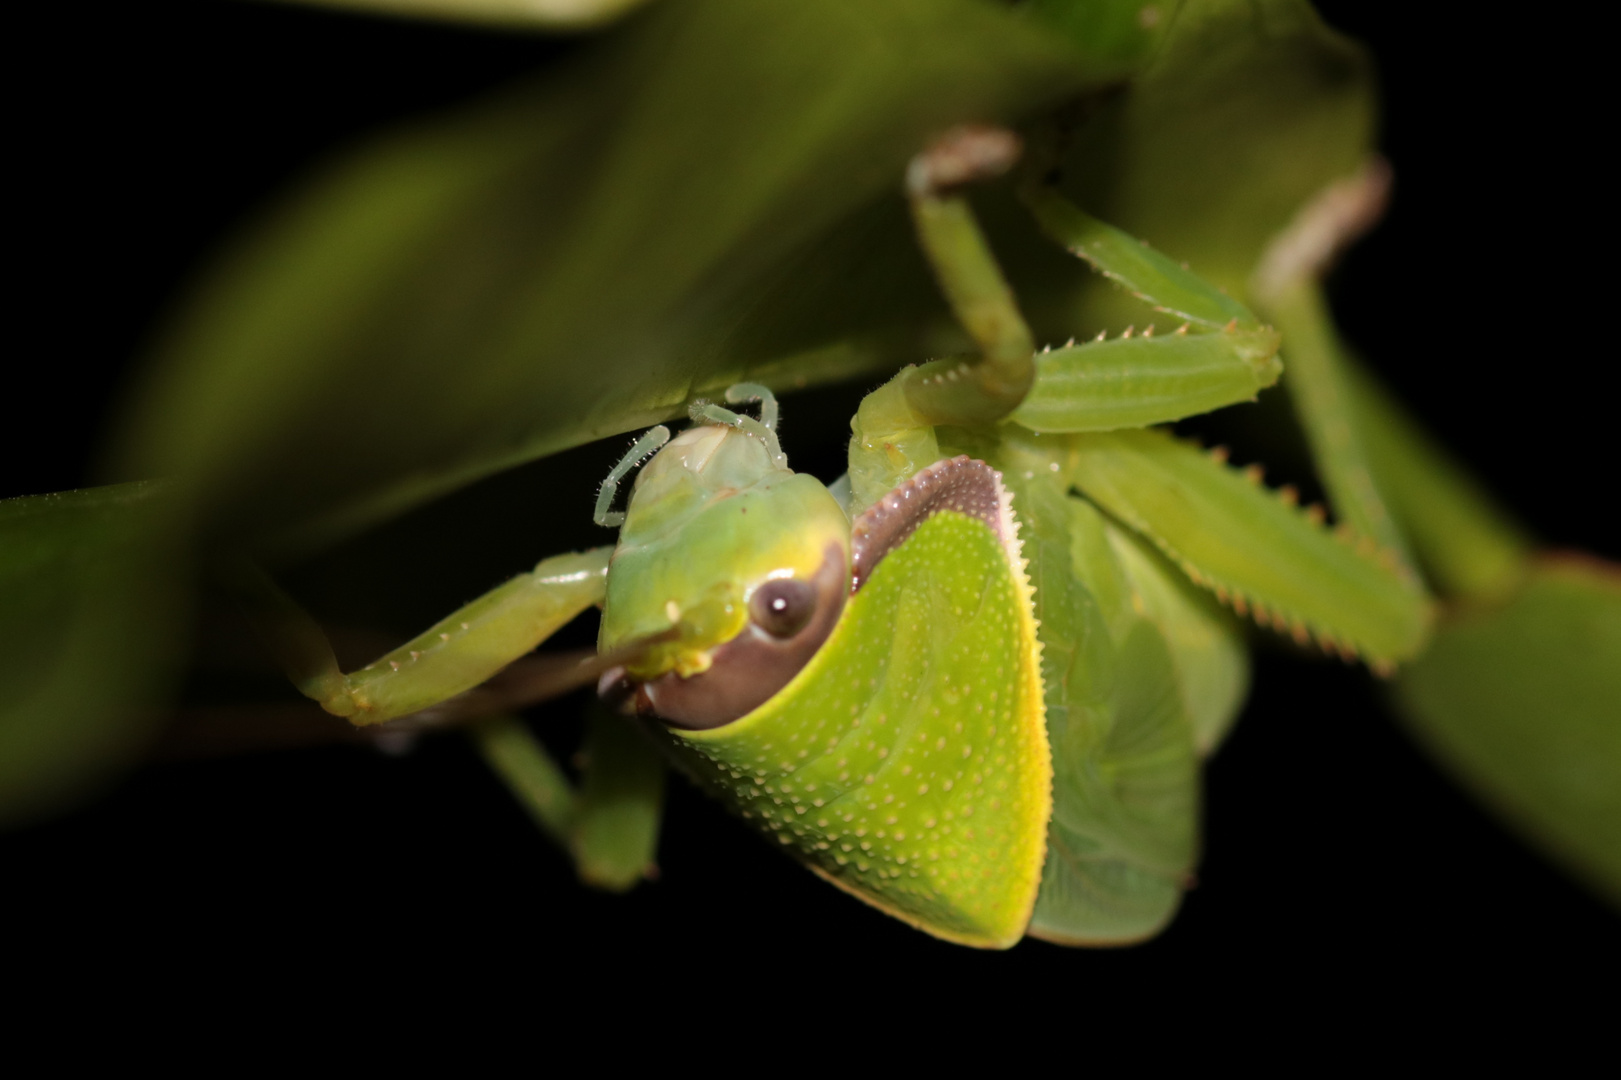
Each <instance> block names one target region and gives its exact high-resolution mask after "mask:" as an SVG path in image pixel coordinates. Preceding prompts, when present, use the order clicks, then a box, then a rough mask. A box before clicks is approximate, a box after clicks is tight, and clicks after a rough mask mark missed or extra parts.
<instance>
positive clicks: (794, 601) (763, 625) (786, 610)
mask: <svg viewBox="0 0 1621 1080" xmlns="http://www.w3.org/2000/svg"><path fill="white" fill-rule="evenodd" d="M815 609H816V593H815V591H814V590H813V589H812V588H811V587H810V586H809V585H808V584H806V583H805V582H803V581H795V580H793V579H792V578H781V579H778V580H776V581H768V582H766V583H765V584H764V585H761V586H760V587H759V588H758V589H756V590H754V596H753V597H752V598H751V599H750V600H749V615H750V616H751V617H752V618H753V619H754V623H755V625H756V626H758V627H759V628H760V629H762V630H764V631H765V632H766V633H768V634H770V635H771V636H772V637H780V638H787V637H793V636H794V635H795V634H797V633H799V632H800V631H801V630H803V629H804V628H805V624H806V623H807V622H809V621H810V617H811V615H812V614H813V613H814V612H815Z"/></svg>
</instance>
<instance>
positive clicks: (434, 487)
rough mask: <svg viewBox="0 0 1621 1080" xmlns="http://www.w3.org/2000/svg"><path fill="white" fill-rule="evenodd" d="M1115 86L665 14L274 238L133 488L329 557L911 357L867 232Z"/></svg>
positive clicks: (929, 46) (962, 15)
mask: <svg viewBox="0 0 1621 1080" xmlns="http://www.w3.org/2000/svg"><path fill="white" fill-rule="evenodd" d="M1100 78H1102V75H1101V74H1099V73H1097V72H1091V71H1089V70H1088V69H1087V67H1086V66H1085V64H1084V63H1083V62H1082V61H1081V60H1080V59H1079V58H1078V57H1077V56H1076V55H1075V54H1074V53H1072V52H1070V51H1069V50H1068V49H1067V47H1066V46H1065V45H1064V44H1063V42H1062V40H1061V39H1060V38H1059V37H1057V36H1055V35H1053V34H1051V33H1049V32H1048V31H1046V30H1045V29H1043V28H1042V27H1041V26H1040V24H1038V23H1035V22H1032V21H1030V20H1027V19H1021V18H1018V17H1015V16H1014V15H1013V14H1011V13H1009V12H1007V11H1005V10H1002V9H999V8H996V7H992V6H989V5H984V4H980V3H973V2H968V0H887V2H884V3H873V2H871V0H821V2H818V3H815V4H797V5H775V4H760V3H758V2H757V0H689V2H686V3H673V4H662V5H655V6H653V7H652V8H650V9H649V10H648V11H647V12H645V13H644V14H643V15H641V16H639V17H638V18H635V19H632V20H629V21H628V22H627V23H625V24H624V25H622V26H621V27H620V28H618V29H617V30H616V31H615V32H613V33H611V34H608V35H604V36H603V37H600V38H598V39H596V40H595V41H593V42H590V43H587V44H586V45H585V46H583V47H582V49H581V51H580V54H578V55H577V56H576V57H575V58H574V59H572V60H570V61H569V62H566V63H565V64H564V65H562V66H561V67H560V68H559V69H558V70H555V71H552V72H550V73H549V74H548V75H547V76H546V77H544V78H542V79H541V80H539V82H537V83H536V84H534V85H530V86H527V87H525V88H523V89H521V90H518V91H515V92H513V93H510V94H508V95H506V96H505V97H502V98H500V99H498V100H495V101H492V102H490V103H488V104H486V105H484V106H482V107H479V108H475V109H472V110H469V111H467V112H465V113H462V114H460V115H457V116H453V117H450V118H447V119H444V120H440V121H438V122H435V123H431V124H425V125H423V126H420V127H418V128H416V129H414V130H408V131H405V132H402V133H399V134H397V135H395V136H393V137H390V138H387V139H383V140H381V141H379V142H377V143H374V144H373V145H371V146H369V147H367V148H365V149H363V150H362V151H360V152H359V153H358V154H356V155H354V156H353V157H351V158H349V159H348V160H346V161H344V162H341V163H340V164H338V165H337V166H336V167H334V168H333V169H331V170H330V171H328V172H327V173H325V174H324V175H322V176H320V177H319V178H317V180H316V181H315V182H314V183H312V184H311V185H310V186H309V187H308V188H306V189H305V190H304V191H303V192H301V193H299V194H298V195H297V196H296V197H295V198H293V199H292V200H291V201H290V202H289V203H288V204H286V205H284V206H282V207H281V208H280V209H279V210H277V211H276V212H275V213H274V214H273V215H272V216H271V217H270V218H269V219H268V220H267V221H266V222H265V223H264V224H263V226H262V227H261V228H260V229H259V230H258V231H257V233H256V234H255V235H253V236H252V237H250V238H249V239H248V240H247V241H245V242H244V243H243V244H242V245H240V246H239V247H237V248H236V249H235V250H234V251H232V252H231V253H230V254H229V256H228V257H227V258H226V259H225V260H224V262H223V263H222V265H221V266H220V267H219V268H218V270H217V271H216V273H215V274H214V276H213V277H212V279H211V280H209V281H208V282H207V283H206V284H205V286H204V287H203V288H202V289H201V290H200V291H199V292H198V294H197V295H196V296H195V297H194V298H193V302H192V303H191V305H190V307H189V308H188V309H187V311H186V312H185V313H184V315H183V317H182V318H181V319H180V321H179V323H178V325H177V326H176V327H175V328H174V330H173V333H172V334H171V335H170V336H169V338H168V341H167V344H166V346H165V347H164V349H163V350H162V355H161V357H160V362H159V364H158V365H157V368H156V370H155V371H154V373H153V376H152V378H151V379H150V381H149V382H148V383H147V385H146V387H145V390H144V393H143V394H142V395H141V398H140V400H139V401H138V403H137V406H136V408H135V410H134V415H133V417H132V419H131V421H130V423H129V426H128V434H127V437H126V438H125V440H124V442H123V446H124V447H125V451H124V454H123V455H122V459H121V462H120V468H121V469H122V470H124V471H125V473H126V474H129V475H141V476H150V475H165V476H176V477H180V478H182V479H183V480H185V481H186V483H187V486H188V488H189V490H191V491H192V492H193V494H194V496H195V498H196V499H197V500H198V502H199V504H200V518H201V521H202V525H203V527H204V528H205V529H206V530H208V531H210V532H211V533H215V534H219V533H226V534H229V535H231V536H234V537H236V538H242V537H262V536H264V535H265V534H267V533H271V534H283V538H285V531H286V530H287V529H288V528H290V527H294V526H304V527H310V528H306V531H305V532H304V533H303V535H302V536H301V537H300V539H302V540H304V541H309V540H311V539H312V538H320V537H321V536H331V535H334V534H337V533H341V532H342V531H344V530H347V529H353V528H356V527H359V526H361V525H364V524H367V523H369V522H372V521H375V520H378V519H380V518H382V517H385V516H388V515H390V514H394V513H397V512H399V511H400V510H402V509H404V508H407V507H409V506H411V505H414V504H416V503H419V502H421V501H423V500H426V499H428V498H431V497H433V496H435V495H437V494H441V493H443V492H445V491H448V490H451V489H453V488H455V487H457V486H460V485H462V484H465V483H467V482H470V481H471V480H473V479H475V478H477V477H480V476H483V475H486V474H488V473H490V472H492V471H495V470H497V469H500V468H503V467H506V466H510V465H513V464H516V463H519V462H522V461H526V460H530V459H533V458H535V457H538V456H541V455H544V454H547V453H551V452H554V451H557V450H560V449H563V448H566V447H569V446H573V445H577V444H579V443H582V442H586V441H590V440H593V439H598V438H602V437H604V436H608V435H612V434H615V433H619V432H623V431H627V430H630V429H632V428H635V427H638V426H642V425H646V424H649V423H652V422H655V421H657V420H661V419H665V418H668V417H670V416H672V415H675V414H677V413H678V412H679V411H680V409H681V406H682V404H683V403H684V402H685V401H687V400H688V399H689V398H691V397H692V396H694V395H696V394H700V393H706V392H715V391H717V390H718V389H720V388H723V387H724V386H725V385H726V384H728V383H730V382H734V381H738V380H741V379H745V378H749V379H760V380H765V381H769V382H771V383H772V384H774V385H776V386H778V387H781V386H785V385H795V384H801V385H802V384H803V383H804V382H805V381H806V380H808V379H811V378H817V379H824V378H830V377H835V376H838V375H848V374H852V373H856V372H871V371H875V370H878V369H881V368H886V367H893V366H895V365H896V364H897V363H899V362H901V361H903V360H909V359H916V358H919V355H920V351H921V349H922V346H921V343H920V342H919V340H918V334H919V332H920V325H921V322H920V319H919V318H918V316H917V303H916V298H917V297H918V296H920V295H922V296H927V297H928V298H929V300H928V312H929V314H931V315H933V314H934V313H937V312H938V311H939V302H938V300H937V299H936V298H935V297H934V296H933V292H934V289H933V284H932V282H931V281H930V280H929V278H928V274H927V271H926V270H925V269H924V267H923V264H922V261H921V259H920V258H919V257H918V255H917V253H916V250H915V245H913V244H912V242H911V239H910V237H909V236H907V235H906V234H905V231H904V230H899V231H897V230H895V229H893V228H892V229H890V231H889V232H888V233H885V232H884V231H883V230H882V229H879V230H874V229H873V228H871V227H870V220H869V217H870V215H872V214H873V212H874V211H873V209H872V208H873V206H874V204H875V203H879V202H882V197H883V196H884V195H885V193H886V192H891V191H898V187H899V178H900V177H901V175H902V172H903V170H904V166H905V162H906V160H907V159H908V157H909V155H911V154H912V153H913V152H914V151H915V150H916V149H917V148H918V147H920V146H921V145H923V144H924V142H925V141H926V140H927V139H928V138H930V137H931V136H932V135H934V134H936V133H937V132H939V131H940V130H942V129H943V128H945V127H947V126H949V125H951V124H953V123H957V122H960V121H964V120H998V119H1010V118H1013V117H1016V116H1019V115H1021V114H1023V113H1027V112H1029V111H1031V110H1032V109H1035V108H1037V107H1039V106H1042V105H1047V104H1051V103H1053V102H1055V101H1056V100H1058V99H1060V98H1063V97H1066V96H1068V95H1071V94H1073V93H1075V92H1077V91H1078V90H1081V89H1083V88H1086V87H1088V86H1092V85H1096V84H1097V82H1098V80H1099V79H1100ZM897 201H898V200H897ZM878 216H879V217H884V216H885V215H884V214H882V213H880V214H879V215H878ZM852 298H854V302H845V301H847V300H851V299H852ZM908 298H911V299H908ZM922 321H923V322H926V321H927V320H922ZM312 523H313V525H312Z"/></svg>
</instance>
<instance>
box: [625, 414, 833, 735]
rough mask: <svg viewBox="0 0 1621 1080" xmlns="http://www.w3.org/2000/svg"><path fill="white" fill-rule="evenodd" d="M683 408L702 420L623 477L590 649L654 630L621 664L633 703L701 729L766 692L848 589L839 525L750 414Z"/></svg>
mask: <svg viewBox="0 0 1621 1080" xmlns="http://www.w3.org/2000/svg"><path fill="white" fill-rule="evenodd" d="M694 415H695V417H697V418H700V419H703V420H709V421H715V422H710V423H703V424H700V425H698V426H695V427H693V428H691V429H689V430H687V431H686V432H683V433H682V434H681V435H680V436H678V437H676V438H675V439H674V440H673V441H671V442H670V443H669V444H668V445H667V446H665V447H664V448H663V449H662V450H660V451H659V452H658V454H657V455H656V456H655V457H654V458H653V459H652V460H651V461H649V462H648V464H647V465H646V466H645V467H644V468H643V469H642V471H641V473H640V475H638V476H637V478H636V483H635V486H634V488H633V490H632V492H631V496H630V503H629V506H628V508H627V509H626V512H625V520H624V524H623V526H622V527H621V529H620V533H619V545H618V547H617V549H616V550H615V552H614V556H613V562H612V564H611V569H610V571H609V574H608V591H607V597H606V599H605V601H604V603H603V614H602V631H601V636H600V640H599V649H600V650H601V651H602V652H604V653H607V652H612V651H616V650H618V649H621V648H625V647H627V646H632V645H634V643H636V642H638V641H647V640H650V639H659V640H655V641H653V643H652V644H650V645H649V646H648V647H647V648H646V649H645V650H643V651H642V652H641V653H640V654H638V655H637V656H636V657H635V658H634V659H633V660H632V661H631V662H629V663H627V664H626V665H625V668H624V673H623V677H624V679H625V680H627V681H628V682H629V683H631V684H634V685H635V689H636V699H637V703H638V706H639V708H641V709H643V710H645V711H648V712H651V713H654V714H656V715H658V716H659V717H661V718H662V719H664V720H666V721H668V722H670V723H672V724H676V725H679V726H682V727H688V728H708V727H716V726H719V725H721V724H725V723H728V722H730V721H732V720H735V719H736V718H738V717H740V716H742V715H743V714H745V713H747V712H749V711H750V710H752V709H754V708H755V707H756V706H758V705H760V704H761V703H762V702H764V701H765V700H766V699H768V698H769V697H771V696H772V695H773V694H774V693H776V692H777V690H779V689H781V688H782V687H783V686H784V685H786V684H787V683H788V681H789V680H790V679H792V678H793V677H794V675H795V674H797V673H798V671H799V669H800V668H802V667H804V665H805V664H806V662H807V661H809V660H810V658H811V656H813V655H814V654H815V652H816V650H817V649H818V648H819V647H820V646H821V644H822V642H823V641H824V640H826V638H827V635H828V633H829V632H830V631H831V630H832V629H833V625H834V623H836V622H837V621H838V617H839V614H840V613H841V612H842V611H843V608H844V600H845V597H846V595H847V594H848V593H849V588H850V569H849V559H850V555H849V551H850V524H849V521H848V519H846V517H845V516H844V511H843V510H842V509H841V508H840V507H839V504H838V503H837V502H836V501H835V500H834V498H833V496H832V495H831V494H829V493H828V490H827V489H826V488H825V487H823V486H822V484H821V483H820V482H818V481H817V480H816V479H815V478H814V477H810V476H806V475H801V474H796V473H794V472H792V471H791V470H789V469H788V468H787V463H786V461H785V460H784V459H783V457H782V453H781V451H780V450H779V449H778V448H777V446H776V440H775V436H774V434H773V433H771V432H770V431H769V429H765V428H762V427H761V425H760V424H759V422H758V421H752V422H751V423H750V424H749V425H744V424H742V423H736V424H735V425H734V424H733V423H728V422H727V419H728V418H732V417H731V414H730V413H727V412H726V410H723V409H717V408H715V407H713V406H710V407H708V411H702V410H701V409H700V410H694ZM732 419H734V420H735V419H736V418H732ZM756 428H758V429H759V430H754V429H756ZM762 431H764V432H765V433H766V434H768V435H770V436H771V437H770V438H766V437H764V436H763V435H762V434H761V432H762Z"/></svg>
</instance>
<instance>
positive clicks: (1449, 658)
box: [1396, 557, 1621, 902]
mask: <svg viewBox="0 0 1621 1080" xmlns="http://www.w3.org/2000/svg"><path fill="white" fill-rule="evenodd" d="M1396 700H1397V703H1398V705H1399V706H1400V709H1401V711H1402V713H1403V714H1404V715H1405V717H1406V718H1407V720H1408V722H1409V723H1410V725H1411V726H1412V728H1413V729H1414V731H1415V732H1416V733H1417V735H1418V737H1419V738H1420V740H1422V741H1423V742H1424V743H1426V744H1427V745H1428V746H1429V747H1430V749H1431V750H1432V751H1433V752H1434V753H1435V755H1436V756H1437V757H1438V758H1439V759H1440V760H1441V761H1442V762H1443V763H1444V764H1445V765H1446V766H1447V767H1448V768H1449V769H1450V770H1451V771H1452V773H1453V774H1454V775H1455V776H1457V778H1458V779H1459V781H1460V782H1462V783H1463V784H1464V786H1465V787H1467V788H1469V789H1470V790H1471V791H1473V792H1474V793H1475V794H1477V795H1478V796H1479V797H1480V798H1481V799H1482V800H1483V801H1484V802H1486V804H1487V805H1488V806H1490V807H1491V808H1492V809H1494V810H1495V811H1496V812H1497V813H1498V814H1500V815H1501V816H1502V817H1503V818H1504V819H1505V820H1506V821H1507V822H1508V823H1509V824H1510V825H1512V826H1513V827H1514V828H1515V829H1517V830H1518V831H1520V832H1521V833H1522V834H1524V835H1525V836H1526V837H1527V838H1528V839H1530V840H1531V841H1532V842H1533V843H1534V844H1536V845H1537V846H1538V847H1540V848H1542V849H1543V850H1545V851H1547V852H1548V853H1549V854H1551V855H1552V856H1553V857H1555V858H1557V859H1559V860H1560V861H1561V862H1563V863H1565V864H1566V865H1567V866H1569V867H1570V868H1571V869H1573V870H1575V871H1576V873H1577V874H1578V875H1580V876H1581V877H1583V878H1585V879H1587V880H1588V881H1589V882H1591V883H1592V884H1593V885H1595V886H1596V887H1597V888H1598V889H1600V890H1601V891H1602V892H1604V893H1605V894H1607V895H1608V896H1609V897H1610V898H1611V899H1612V900H1614V901H1617V902H1621V566H1615V565H1613V564H1609V563H1603V562H1600V561H1599V560H1597V559H1590V558H1586V557H1569V558H1559V557H1548V558H1545V559H1543V560H1542V561H1540V562H1538V563H1537V564H1535V566H1534V568H1533V570H1532V571H1531V575H1530V577H1529V578H1528V580H1527V581H1526V583H1525V584H1524V586H1523V587H1522V588H1521V589H1520V591H1519V592H1518V593H1517V594H1516V595H1515V596H1514V597H1513V598H1512V599H1510V600H1509V601H1508V602H1507V603H1505V604H1503V605H1501V606H1495V607H1487V608H1478V609H1474V610H1468V609H1465V610H1463V611H1460V612H1459V613H1457V614H1456V615H1455V616H1454V617H1453V618H1452V619H1451V620H1450V621H1449V622H1447V623H1445V624H1443V626H1442V627H1441V629H1440V630H1439V632H1438V633H1437V634H1436V636H1435V641H1434V644H1432V645H1431V646H1430V650H1429V651H1428V652H1427V653H1425V654H1424V656H1423V657H1421V658H1420V659H1419V660H1418V661H1417V662H1415V663H1413V664H1412V665H1411V666H1409V667H1408V668H1407V669H1405V670H1404V671H1403V672H1402V674H1401V676H1400V677H1399V679H1398V680H1397V682H1396Z"/></svg>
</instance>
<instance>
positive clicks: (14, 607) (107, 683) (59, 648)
mask: <svg viewBox="0 0 1621 1080" xmlns="http://www.w3.org/2000/svg"><path fill="white" fill-rule="evenodd" d="M169 502H170V500H168V499H166V498H165V492H164V491H163V488H162V485H158V484H150V483H135V484H123V485H119V486H117V487H108V488H95V489H91V490H87V491H69V492H62V493H60V494H55V495H38V496H32V497H29V498H23V499H8V500H5V501H3V502H0V824H12V823H16V822H19V821H25V820H28V819H30V818H32V817H35V816H38V815H41V814H44V813H48V812H50V811H51V810H54V809H58V808H60V807H62V806H64V805H66V804H67V803H69V802H71V801H72V800H74V799H75V798H77V797H80V796H82V795H83V794H85V793H87V792H88V791H89V790H90V789H93V788H94V787H95V786H96V785H97V784H98V783H100V782H102V781H104V780H105V779H106V778H107V777H108V776H109V775H110V774H111V773H113V772H114V771H116V770H117V769H118V767H119V766H120V765H121V764H123V763H124V762H125V761H126V760H127V759H128V758H129V757H131V756H132V755H133V754H135V753H136V752H137V751H138V750H139V749H141V748H142V747H143V746H144V743H145V741H146V739H147V738H148V736H149V735H150V733H151V730H152V725H153V722H154V720H155V719H157V718H159V717H160V716H161V715H162V713H161V712H160V711H159V709H158V707H157V706H158V704H159V702H160V701H161V697H162V695H163V693H164V692H165V691H166V690H167V689H168V686H169V682H170V680H171V678H172V676H173V672H174V669H175V665H176V663H177V661H178V659H179V655H180V652H181V642H180V641H179V638H180V637H181V635H182V634H183V632H184V605H183V601H182V595H183V593H182V589H183V587H184V584H185V583H184V580H183V579H182V578H180V577H179V575H177V573H176V571H175V567H176V562H175V560H174V558H173V556H172V550H171V548H170V544H169V537H171V536H172V529H171V528H170V522H169V519H168V516H167V511H168V509H169V506H168V505H167V504H168V503H169Z"/></svg>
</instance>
